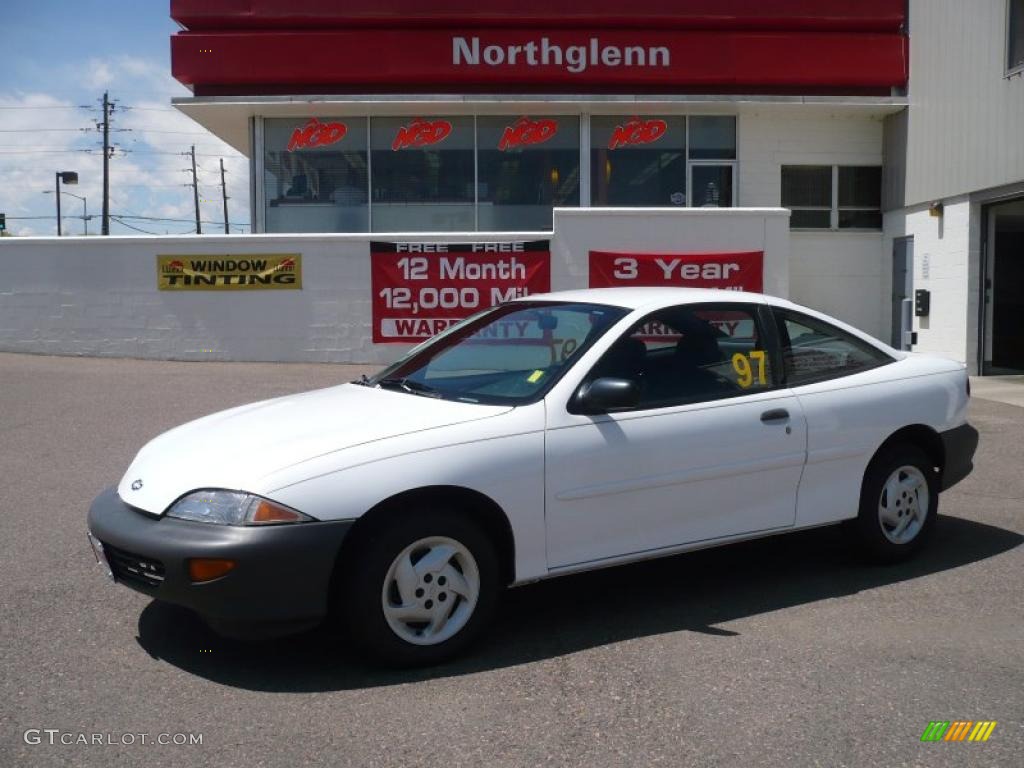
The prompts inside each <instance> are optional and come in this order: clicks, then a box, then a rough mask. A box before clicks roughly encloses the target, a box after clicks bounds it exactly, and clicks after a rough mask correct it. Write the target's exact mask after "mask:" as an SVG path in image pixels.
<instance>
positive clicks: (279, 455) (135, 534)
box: [88, 288, 978, 664]
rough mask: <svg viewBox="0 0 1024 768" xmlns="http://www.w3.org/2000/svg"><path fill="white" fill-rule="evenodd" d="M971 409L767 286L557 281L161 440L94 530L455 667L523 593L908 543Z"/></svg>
mask: <svg viewBox="0 0 1024 768" xmlns="http://www.w3.org/2000/svg"><path fill="white" fill-rule="evenodd" d="M969 396H970V390H969V383H968V379H967V374H966V371H965V369H964V366H963V365H962V364H960V363H956V362H951V361H948V360H943V359H939V358H935V357H926V356H922V355H918V354H910V353H907V352H900V351H896V350H894V349H892V348H890V347H888V346H886V345H884V344H882V343H880V342H878V341H877V340H875V339H873V338H871V337H869V336H867V335H866V334H864V333H861V332H860V331H858V330H856V329H854V328H851V327H849V326H847V325H844V324H843V323H841V322H838V321H836V320H833V319H831V318H829V317H826V316H824V315H822V314H820V313H818V312H815V311H813V310H810V309H806V308H804V307H800V306H797V305H795V304H792V303H790V302H788V301H783V300H780V299H775V298H771V297H768V296H762V295H759V294H749V293H740V292H734V291H709V290H692V289H659V288H629V289H627V288H621V289H620V288H611V289H601V290H584V291H572V292H565V293H552V294H546V295H540V296H538V295H535V296H531V297H529V298H526V299H523V300H519V301H515V302H511V303H508V304H504V305H501V306H498V307H494V308H492V309H489V310H487V311H485V312H482V313H480V314H478V315H476V316H474V317H471V318H469V319H467V320H465V321H463V322H462V323H460V324H458V325H456V326H453V327H451V328H449V329H448V330H447V331H445V332H444V333H442V334H440V335H439V336H437V337H435V338H433V339H431V340H430V341H428V342H426V343H424V344H421V345H420V346H419V347H417V348H415V349H414V350H412V351H411V352H410V353H409V354H408V355H406V356H405V357H404V358H403V359H401V360H400V361H399V362H397V363H395V364H394V365H392V366H390V367H388V368H386V369H385V370H384V371H382V372H381V373H379V374H377V375H376V376H374V377H373V378H369V379H366V378H364V379H363V380H362V381H356V382H351V383H348V384H341V385H339V386H335V387H331V388H328V389H322V390H318V391H314V392H307V393H304V394H299V395H291V396H287V397H281V398H277V399H274V400H268V401H266V402H261V403H255V404H252V405H246V406H242V407H239V408H233V409H231V410H228V411H224V412H222V413H216V414H214V415H212V416H207V417H206V418H203V419H199V420H198V421H194V422H191V423H189V424H185V425H183V426H181V427H178V428H176V429H173V430H171V431H169V432H167V433H165V434H163V435H161V436H159V437H157V438H156V439H154V440H153V441H152V442H150V443H149V444H148V445H146V446H145V447H144V448H143V449H142V450H141V451H140V452H139V454H138V456H137V457H136V458H135V460H134V461H133V462H132V464H131V466H130V467H129V468H128V471H127V473H126V474H125V475H124V478H123V479H122V480H121V483H120V485H119V486H118V487H117V488H116V490H115V489H110V490H108V491H106V492H105V493H103V494H101V495H100V496H99V497H98V498H97V499H96V500H95V501H94V502H93V505H92V508H91V509H90V512H89V521H88V526H89V538H90V541H91V542H92V543H93V548H94V550H95V552H96V554H97V557H98V559H99V561H100V562H101V564H103V565H104V566H105V567H106V568H107V569H108V572H109V574H110V575H112V576H113V578H114V579H115V580H116V581H118V582H121V583H123V584H124V585H126V586H129V587H132V588H133V589H137V590H139V591H141V592H143V593H145V594H147V595H151V596H152V597H154V598H156V599H157V600H165V601H168V602H171V603H177V604H179V605H183V606H187V607H190V608H192V609H194V610H195V611H197V612H198V613H199V614H201V615H202V616H204V617H205V618H206V619H207V620H208V621H209V622H210V623H211V624H212V625H213V626H214V627H215V628H218V629H219V630H221V631H224V632H227V633H238V632H247V631H250V630H251V629H253V628H259V629H262V630H264V631H270V632H276V633H281V632H284V631H288V630H297V629H301V628H304V627H308V626H311V625H313V624H316V623H317V622H319V621H321V620H322V619H323V618H324V617H325V616H327V615H328V614H329V613H332V612H333V613H336V614H338V615H340V617H341V618H343V619H344V622H345V624H346V626H347V628H348V630H349V632H350V634H351V636H352V638H353V639H354V640H355V642H356V643H357V644H358V645H359V646H360V647H361V648H363V649H365V650H366V651H368V652H370V653H372V654H374V655H376V656H377V657H379V658H381V659H383V660H385V661H387V662H390V663H395V664H422V663H433V662H437V661H439V660H441V659H443V658H446V657H449V656H451V655H452V654H454V653H456V652H458V651H461V650H462V649H463V648H465V646H466V645H467V644H468V643H470V642H471V641H472V640H473V639H474V638H475V637H476V636H478V635H479V633H480V631H481V630H482V629H483V627H484V626H485V624H486V623H487V620H488V618H489V617H490V615H491V613H492V612H493V610H494V606H495V601H496V600H497V599H498V597H499V594H500V592H501V591H502V589H503V588H504V587H506V586H508V585H516V584H523V583H525V582H531V581H536V580H538V579H546V578H550V577H552V576H560V575H562V574H567V573H575V572H578V571H583V570H587V569H591V568H602V567H605V566H610V565H615V564H618V563H625V562H630V561H634V560H639V559H643V558H650V557H660V556H663V555H672V554H676V553H678V552H684V551H686V550H690V549H696V548H702V547H708V546H711V545H717V544H726V543H729V542H735V541H740V540H743V539H750V538H754V537H759V536H768V535H772V534H777V533H786V532H788V531H796V530H801V529H805V528H811V527H814V526H821V525H830V524H834V523H839V522H842V521H848V523H847V525H848V531H849V535H850V536H851V537H853V538H855V539H856V540H857V541H858V542H859V543H860V544H861V545H862V546H863V547H864V549H865V550H866V551H867V553H869V554H870V555H871V556H873V557H874V558H875V559H881V560H884V561H895V560H898V559H901V558H904V557H906V556H908V555H910V554H912V553H913V552H914V551H915V550H917V549H918V548H919V547H920V546H921V545H922V544H923V543H924V541H925V539H926V538H927V535H928V533H929V531H930V529H931V528H932V526H933V525H934V524H935V518H936V509H937V506H938V496H939V492H940V491H941V490H944V489H946V488H948V487H950V486H951V485H953V484H954V483H956V482H958V481H959V480H961V479H962V478H964V477H965V476H966V475H967V474H968V473H969V472H970V471H971V469H972V460H973V456H974V451H975V449H976V447H977V442H978V433H977V432H976V431H975V430H974V429H973V428H972V427H971V426H969V425H968V424H967V423H966V414H967V404H968V398H969Z"/></svg>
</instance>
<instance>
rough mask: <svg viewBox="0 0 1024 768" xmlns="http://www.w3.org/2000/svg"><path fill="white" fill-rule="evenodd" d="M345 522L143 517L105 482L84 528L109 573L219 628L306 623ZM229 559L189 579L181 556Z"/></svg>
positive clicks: (323, 602) (323, 605) (319, 603)
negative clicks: (222, 568) (222, 571)
mask: <svg viewBox="0 0 1024 768" xmlns="http://www.w3.org/2000/svg"><path fill="white" fill-rule="evenodd" d="M351 525H352V521H342V522H316V523H297V524H294V525H278V526H265V527H258V526H251V527H242V526H228V525H212V524H209V523H194V522H189V521H186V520H176V519H174V518H166V517H162V518H155V517H149V516H147V515H145V514H142V513H141V512H137V511H136V510H134V509H132V508H131V507H129V506H128V505H126V504H125V503H124V502H122V501H121V499H120V498H119V497H118V495H117V492H116V491H115V490H114V489H113V488H111V489H108V490H106V491H104V492H103V493H101V494H100V495H99V496H98V497H97V498H96V500H95V501H94V502H93V503H92V506H91V507H90V509H89V532H90V533H91V534H92V535H93V536H94V537H95V538H96V539H98V540H99V541H100V542H102V544H103V546H104V548H106V549H107V554H108V559H109V560H110V562H111V568H112V570H113V574H114V579H115V580H116V581H118V582H119V583H122V584H124V585H125V586H128V587H131V588H132V589H135V590H137V591H139V592H142V593H143V594H146V595H150V596H151V597H154V598H156V599H157V600H164V601H166V602H169V603H175V604H177V605H181V606H184V607H186V608H191V609H193V610H195V611H196V612H198V613H199V614H201V615H202V616H203V617H205V618H207V619H209V620H210V621H211V623H213V624H214V625H219V626H222V627H225V628H231V627H235V626H237V627H239V628H241V627H248V626H249V625H259V624H270V625H274V624H276V625H279V626H287V625H295V627H296V628H300V627H301V626H309V625H311V624H315V623H316V622H317V621H319V620H321V619H322V618H323V617H324V616H325V615H326V614H327V607H328V596H329V591H330V584H331V575H332V573H333V571H334V565H335V561H336V559H337V556H338V551H339V549H340V547H341V542H342V540H343V539H344V537H345V535H346V533H348V530H349V528H350V527H351ZM193 557H214V558H227V559H231V560H235V561H237V563H238V565H237V566H236V567H235V568H234V570H232V571H230V572H229V573H228V574H226V575H225V576H223V577H221V578H219V579H216V580H214V581H209V582H205V583H201V584H194V583H192V581H191V580H190V578H189V575H188V562H187V561H188V559H189V558H193Z"/></svg>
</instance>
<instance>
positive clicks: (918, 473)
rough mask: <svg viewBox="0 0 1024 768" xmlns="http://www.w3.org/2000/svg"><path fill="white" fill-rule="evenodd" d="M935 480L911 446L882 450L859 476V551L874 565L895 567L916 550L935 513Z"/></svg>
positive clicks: (921, 455)
mask: <svg viewBox="0 0 1024 768" xmlns="http://www.w3.org/2000/svg"><path fill="white" fill-rule="evenodd" d="M938 505H939V485H938V477H937V475H936V472H935V468H934V466H933V464H932V461H931V460H930V459H929V458H928V455H927V454H926V453H925V452H924V451H923V450H921V449H920V448H918V447H917V446H916V445H911V444H901V445H894V446H890V447H889V448H886V449H885V450H884V451H883V452H881V453H880V454H879V455H878V456H876V457H875V458H874V459H873V460H872V462H871V464H870V465H869V466H868V470H867V472H866V473H865V475H864V485H863V488H862V490H861V499H860V512H859V514H858V516H857V519H856V521H855V529H856V532H857V536H858V539H859V541H860V544H861V546H862V548H863V549H864V551H865V552H866V553H867V554H868V555H869V556H871V557H872V558H873V559H875V560H879V561H882V562H898V561H900V560H904V559H906V558H908V557H910V556H911V555H913V554H914V553H915V552H917V550H918V549H920V548H921V546H922V545H923V544H924V542H925V540H926V538H927V537H928V534H929V533H930V532H931V529H932V527H933V526H934V525H935V518H936V515H937V514H938Z"/></svg>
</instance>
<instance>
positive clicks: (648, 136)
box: [608, 117, 668, 149]
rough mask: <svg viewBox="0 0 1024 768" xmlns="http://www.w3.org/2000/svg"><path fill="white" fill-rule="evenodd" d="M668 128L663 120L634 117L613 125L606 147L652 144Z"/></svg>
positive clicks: (616, 147)
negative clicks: (613, 128) (626, 121)
mask: <svg viewBox="0 0 1024 768" xmlns="http://www.w3.org/2000/svg"><path fill="white" fill-rule="evenodd" d="M667 130H668V123H666V122H665V121H664V120H658V119H656V118H652V119H651V120H641V119H640V118H638V117H634V118H633V119H632V120H630V121H629V122H628V123H623V124H622V125H617V126H615V130H614V131H612V137H611V139H610V140H609V141H608V149H618V148H619V147H630V146H636V145H638V144H653V143H654V142H656V141H657V140H658V139H660V138H661V137H662V136H664V135H665V131H667Z"/></svg>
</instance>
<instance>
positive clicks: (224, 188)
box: [220, 157, 231, 235]
mask: <svg viewBox="0 0 1024 768" xmlns="http://www.w3.org/2000/svg"><path fill="white" fill-rule="evenodd" d="M220 192H221V195H222V196H223V197H224V234H225V235H230V234H231V228H230V227H229V226H228V185H227V184H226V183H225V182H224V158H223V157H222V158H221V159H220Z"/></svg>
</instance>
